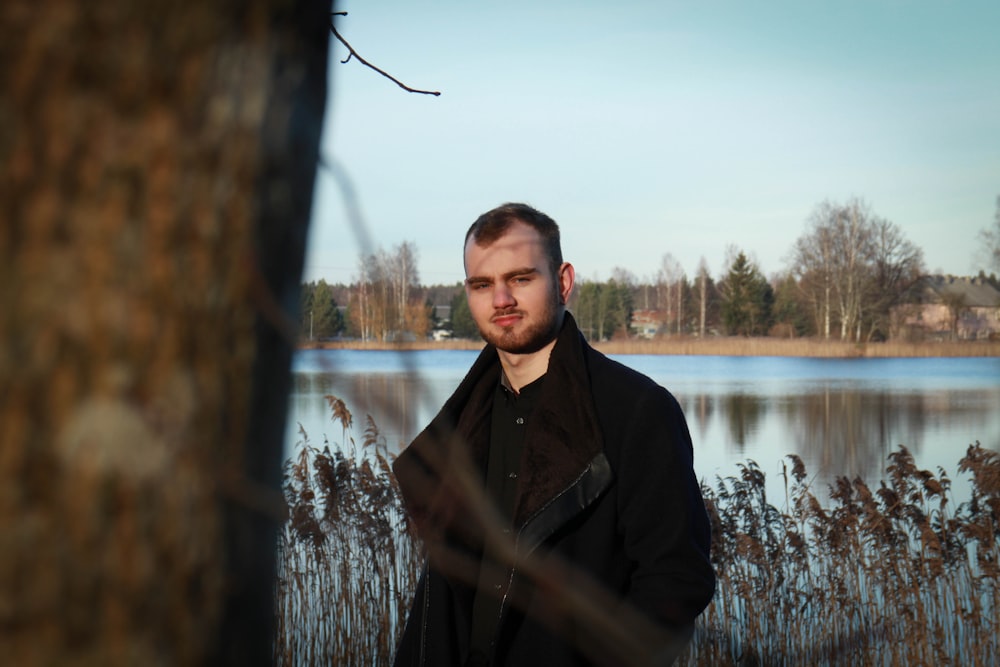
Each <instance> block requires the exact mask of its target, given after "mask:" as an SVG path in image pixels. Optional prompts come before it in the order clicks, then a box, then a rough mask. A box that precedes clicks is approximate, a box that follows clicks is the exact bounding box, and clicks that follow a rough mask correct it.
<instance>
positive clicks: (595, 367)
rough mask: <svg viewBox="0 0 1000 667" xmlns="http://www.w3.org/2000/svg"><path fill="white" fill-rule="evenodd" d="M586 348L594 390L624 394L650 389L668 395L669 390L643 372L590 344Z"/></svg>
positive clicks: (643, 391)
mask: <svg viewBox="0 0 1000 667" xmlns="http://www.w3.org/2000/svg"><path fill="white" fill-rule="evenodd" d="M587 349H588V351H587V365H588V367H589V370H590V380H591V385H592V387H593V388H594V390H595V391H598V392H601V393H603V391H604V390H607V391H610V392H613V393H615V394H622V395H626V396H634V395H636V394H640V393H645V392H650V391H654V392H664V393H666V394H668V395H669V393H670V392H668V391H667V390H666V389H665V388H664V387H663V386H662V385H660V384H659V383H658V382H656V381H655V380H653V379H652V378H651V377H649V376H648V375H646V374H645V373H641V372H639V371H637V370H636V369H634V368H632V367H631V366H627V365H625V364H623V363H621V362H620V361H617V360H615V359H612V358H610V357H608V356H607V355H605V354H603V353H602V352H598V351H597V350H595V349H594V348H592V347H590V346H588V348H587Z"/></svg>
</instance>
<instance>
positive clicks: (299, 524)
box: [274, 396, 420, 666]
mask: <svg viewBox="0 0 1000 667" xmlns="http://www.w3.org/2000/svg"><path fill="white" fill-rule="evenodd" d="M327 400H328V402H329V404H330V408H331V411H332V414H333V418H334V420H335V421H339V422H340V423H341V425H342V427H343V433H344V441H343V443H344V444H343V445H341V446H340V447H337V448H335V449H334V450H333V451H331V449H330V447H329V444H328V443H327V444H326V445H325V446H324V447H323V449H322V450H320V449H317V448H315V447H313V446H312V445H311V444H310V442H309V437H308V434H306V433H305V431H304V430H302V429H301V427H300V435H301V436H302V441H301V442H300V443H299V450H298V454H297V456H296V457H295V458H294V459H292V460H289V461H288V462H287V463H286V464H285V484H284V493H285V500H286V502H287V505H288V520H287V521H286V523H285V525H284V529H283V531H282V532H281V534H280V536H279V544H278V577H277V580H276V591H275V593H276V595H275V598H276V604H277V610H276V611H277V618H276V627H277V633H276V638H275V645H274V646H275V647H274V663H275V664H277V665H289V666H291V665H303V666H305V665H387V664H390V663H391V659H392V654H393V650H394V648H395V646H396V641H397V639H398V637H399V635H400V633H401V632H402V629H403V624H404V623H405V620H406V612H407V611H408V607H409V601H410V598H411V597H412V595H413V591H414V589H415V588H416V582H417V576H418V573H419V567H420V557H419V555H418V553H417V542H416V540H415V539H414V537H413V536H412V535H410V533H409V532H408V529H407V525H406V521H405V518H404V514H403V510H402V501H401V497H400V494H399V488H398V487H397V485H396V482H395V478H394V477H393V475H392V472H391V469H390V464H389V460H388V453H387V451H386V446H385V440H384V438H382V437H381V436H380V435H379V432H378V429H377V427H376V426H375V424H374V422H373V421H372V419H371V417H368V419H367V424H366V428H365V431H364V436H363V439H362V442H361V446H360V449H359V448H358V446H357V444H356V442H355V441H354V439H353V437H350V432H351V428H352V422H353V418H352V415H351V413H350V412H349V411H348V410H347V408H346V406H345V405H344V403H343V401H341V400H340V399H338V398H335V397H333V396H328V397H327Z"/></svg>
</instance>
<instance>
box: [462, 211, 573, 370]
mask: <svg viewBox="0 0 1000 667" xmlns="http://www.w3.org/2000/svg"><path fill="white" fill-rule="evenodd" d="M465 275H466V281H465V293H466V295H467V296H468V298H469V310H470V311H471V312H472V318H473V319H474V320H475V321H476V325H477V326H478V327H479V333H480V334H481V335H482V337H483V339H484V340H485V341H486V342H487V343H490V344H492V345H494V346H495V347H496V348H497V349H499V350H502V351H504V352H509V353H511V354H530V353H532V352H537V351H538V350H540V349H541V348H543V347H545V346H546V345H547V344H548V343H550V342H552V341H553V340H555V337H556V335H557V334H558V333H559V327H560V326H561V325H562V315H563V311H564V305H563V304H565V300H566V298H567V297H568V296H569V290H570V289H571V288H572V280H573V277H572V267H570V266H569V265H568V264H563V266H562V267H560V271H559V276H553V275H552V271H551V269H550V267H549V261H548V256H547V255H546V253H545V246H544V244H543V242H542V239H541V237H540V236H539V235H538V232H537V231H535V230H534V229H533V228H532V227H530V226H528V225H526V224H524V223H522V222H515V223H514V224H513V225H511V226H510V228H509V229H508V230H507V232H506V233H505V234H504V235H503V236H501V237H500V238H499V239H497V240H496V241H495V242H494V243H492V244H490V245H489V246H487V247H482V246H479V245H476V242H475V240H474V239H471V238H470V239H469V241H468V243H466V245H465Z"/></svg>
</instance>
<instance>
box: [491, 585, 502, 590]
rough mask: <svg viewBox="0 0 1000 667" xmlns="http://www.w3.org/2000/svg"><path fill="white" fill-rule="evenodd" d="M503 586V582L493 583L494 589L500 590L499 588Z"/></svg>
mask: <svg viewBox="0 0 1000 667" xmlns="http://www.w3.org/2000/svg"><path fill="white" fill-rule="evenodd" d="M501 588H503V584H493V590H496V591H498V590H500V589H501Z"/></svg>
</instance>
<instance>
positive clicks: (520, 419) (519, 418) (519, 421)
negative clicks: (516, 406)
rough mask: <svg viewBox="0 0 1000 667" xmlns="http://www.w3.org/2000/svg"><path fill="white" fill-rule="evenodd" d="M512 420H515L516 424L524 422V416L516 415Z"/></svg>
mask: <svg viewBox="0 0 1000 667" xmlns="http://www.w3.org/2000/svg"><path fill="white" fill-rule="evenodd" d="M514 421H515V422H517V423H518V424H523V423H524V417H518V418H517V419H515V420H514Z"/></svg>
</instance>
